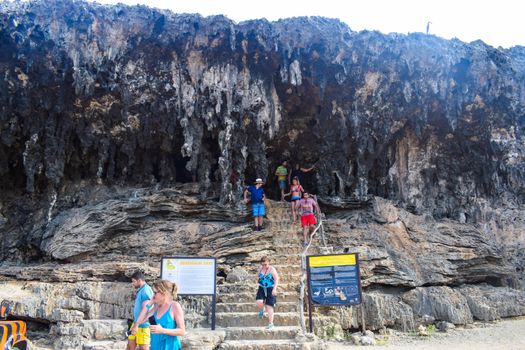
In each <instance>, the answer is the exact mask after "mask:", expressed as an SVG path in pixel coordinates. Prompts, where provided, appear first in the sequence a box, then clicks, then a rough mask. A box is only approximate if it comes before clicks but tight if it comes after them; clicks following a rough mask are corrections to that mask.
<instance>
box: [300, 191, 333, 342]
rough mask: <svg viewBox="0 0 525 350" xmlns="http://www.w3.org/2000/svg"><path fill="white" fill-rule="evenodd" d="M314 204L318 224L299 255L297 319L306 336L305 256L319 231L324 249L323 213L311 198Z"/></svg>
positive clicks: (315, 198)
mask: <svg viewBox="0 0 525 350" xmlns="http://www.w3.org/2000/svg"><path fill="white" fill-rule="evenodd" d="M313 197H314V200H315V203H316V204H317V207H318V208H319V224H318V225H317V227H316V228H315V230H314V232H312V234H311V235H310V241H309V242H308V244H307V245H306V247H304V249H303V252H302V253H301V282H300V287H301V289H300V294H299V304H300V305H299V312H300V315H299V318H300V320H301V330H302V332H303V334H306V321H305V319H304V289H305V282H306V254H307V253H308V249H309V248H310V245H312V242H313V240H314V237H315V235H316V233H317V231H319V230H320V232H321V240H322V244H323V246H324V247H326V240H325V236H324V226H323V213H321V208H320V207H319V203H318V202H317V197H316V196H313Z"/></svg>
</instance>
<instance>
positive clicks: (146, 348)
mask: <svg viewBox="0 0 525 350" xmlns="http://www.w3.org/2000/svg"><path fill="white" fill-rule="evenodd" d="M139 350H149V345H139Z"/></svg>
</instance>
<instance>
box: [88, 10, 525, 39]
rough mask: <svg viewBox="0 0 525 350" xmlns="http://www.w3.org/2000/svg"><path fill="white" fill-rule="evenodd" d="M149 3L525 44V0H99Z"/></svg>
mask: <svg viewBox="0 0 525 350" xmlns="http://www.w3.org/2000/svg"><path fill="white" fill-rule="evenodd" d="M97 2H99V3H106V4H116V3H119V2H121V3H125V4H128V5H135V4H137V3H141V4H145V5H148V6H150V7H157V8H162V9H170V10H172V11H173V12H176V13H184V12H185V13H200V14H201V15H203V16H209V15H216V14H223V15H226V16H227V17H228V18H230V19H232V20H234V21H236V22H240V21H243V20H247V19H256V18H262V17H265V18H266V19H268V20H270V21H274V20H277V19H279V18H287V17H295V16H324V17H329V18H339V19H340V20H342V21H343V22H345V23H346V24H348V25H349V26H350V28H351V29H352V30H354V31H359V30H364V29H367V30H379V31H381V32H383V33H390V32H398V33H403V34H408V33H411V32H425V31H426V25H427V22H429V21H430V22H432V24H430V31H429V33H430V34H435V35H437V36H440V37H443V38H446V39H450V38H454V37H456V38H458V39H460V40H462V41H466V42H470V41H474V40H477V39H481V40H483V41H484V42H485V43H487V44H489V45H492V46H495V47H498V46H502V47H505V48H508V47H511V46H514V45H523V46H525V18H524V17H525V11H523V4H524V3H522V1H521V0H492V1H489V0H477V1H476V0H339V1H336V0H315V1H312V0H302V1H300V0H97Z"/></svg>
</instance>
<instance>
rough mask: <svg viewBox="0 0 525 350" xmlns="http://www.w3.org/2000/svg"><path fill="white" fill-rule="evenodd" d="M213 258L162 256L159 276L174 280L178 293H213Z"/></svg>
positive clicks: (214, 265) (214, 264) (214, 274)
mask: <svg viewBox="0 0 525 350" xmlns="http://www.w3.org/2000/svg"><path fill="white" fill-rule="evenodd" d="M216 275H217V274H216V260H215V258H201V257H163V258H162V263H161V271H160V276H161V278H162V279H166V280H168V281H171V282H175V283H176V284H177V287H178V288H179V294H180V295H215V284H216V280H215V278H216Z"/></svg>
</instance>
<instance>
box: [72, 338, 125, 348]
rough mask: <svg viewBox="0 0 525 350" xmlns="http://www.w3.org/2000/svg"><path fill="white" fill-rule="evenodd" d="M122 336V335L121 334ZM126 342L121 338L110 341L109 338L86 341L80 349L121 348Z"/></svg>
mask: <svg viewBox="0 0 525 350" xmlns="http://www.w3.org/2000/svg"><path fill="white" fill-rule="evenodd" d="M122 337H124V335H122ZM127 344H128V341H127V340H121V341H111V340H103V341H92V342H87V343H84V344H83V345H82V350H113V349H115V350H117V349H119V350H121V349H125V348H126V346H127Z"/></svg>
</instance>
